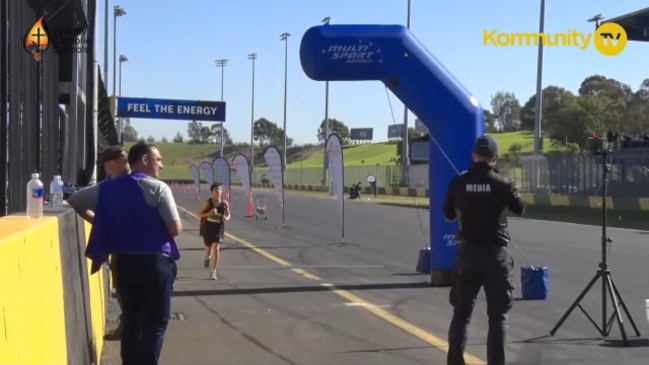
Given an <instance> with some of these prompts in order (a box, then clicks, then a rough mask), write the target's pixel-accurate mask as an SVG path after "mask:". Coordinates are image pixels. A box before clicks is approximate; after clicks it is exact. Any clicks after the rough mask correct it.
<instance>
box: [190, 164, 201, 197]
mask: <svg viewBox="0 0 649 365" xmlns="http://www.w3.org/2000/svg"><path fill="white" fill-rule="evenodd" d="M189 172H190V173H191V174H192V178H193V179H194V186H195V188H196V196H197V197H199V196H200V191H201V172H200V170H199V169H198V166H196V165H194V164H191V165H189Z"/></svg>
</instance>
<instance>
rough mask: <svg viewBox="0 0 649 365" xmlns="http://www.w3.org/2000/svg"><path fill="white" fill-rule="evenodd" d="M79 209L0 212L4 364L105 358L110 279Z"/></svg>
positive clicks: (96, 361) (0, 334) (0, 339)
mask: <svg viewBox="0 0 649 365" xmlns="http://www.w3.org/2000/svg"><path fill="white" fill-rule="evenodd" d="M88 233H89V225H88V224H87V223H85V222H84V221H83V220H82V219H81V218H79V217H78V216H77V215H76V214H75V213H74V211H73V210H72V209H70V208H66V209H63V210H62V211H61V213H58V214H47V215H46V216H45V217H43V218H41V219H38V220H34V219H27V218H26V217H24V215H23V214H21V215H10V216H7V217H3V218H0V278H2V289H1V290H0V364H43V365H44V364H69V365H72V364H92V363H94V364H99V359H100V358H101V351H102V348H103V334H104V329H105V323H106V315H105V313H106V306H107V294H108V291H107V289H108V284H107V279H108V277H107V275H106V274H105V273H104V271H103V270H100V272H99V273H97V274H95V275H92V276H90V275H89V265H87V260H86V258H85V256H84V251H85V247H86V242H87V236H88Z"/></svg>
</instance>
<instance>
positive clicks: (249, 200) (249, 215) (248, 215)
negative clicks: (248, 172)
mask: <svg viewBox="0 0 649 365" xmlns="http://www.w3.org/2000/svg"><path fill="white" fill-rule="evenodd" d="M252 217H253V214H252V189H249V190H248V213H247V214H246V218H252Z"/></svg>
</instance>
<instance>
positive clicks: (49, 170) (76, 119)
mask: <svg viewBox="0 0 649 365" xmlns="http://www.w3.org/2000/svg"><path fill="white" fill-rule="evenodd" d="M47 3H49V5H47V4H45V3H43V2H27V1H23V0H16V1H13V0H12V1H2V5H0V24H1V27H0V39H2V44H0V146H2V148H0V161H3V162H6V163H0V184H1V185H2V186H3V187H4V188H3V189H0V201H1V202H2V204H0V216H4V215H7V214H11V213H15V212H19V211H24V210H25V207H26V199H25V197H26V184H27V182H28V181H29V180H30V178H31V173H33V172H39V173H40V174H41V180H42V181H43V183H44V184H45V185H46V189H47V185H48V184H49V182H50V181H51V180H52V178H53V175H55V174H60V175H61V176H62V178H63V180H64V181H65V182H70V183H75V182H78V180H79V175H80V174H79V172H80V171H84V169H85V170H87V169H88V165H89V164H94V163H95V158H94V154H95V152H94V147H92V148H89V147H90V146H89V142H88V140H89V139H88V136H89V135H92V128H93V127H92V123H91V120H90V118H88V117H86V116H87V115H88V114H89V113H87V110H88V106H87V103H86V100H89V98H91V97H92V93H87V92H85V90H86V89H87V87H86V86H87V85H88V83H87V82H86V80H87V77H86V75H87V73H88V72H87V70H88V68H87V67H84V65H86V64H87V62H88V59H87V55H86V54H75V55H66V54H58V53H56V52H53V51H51V50H49V51H47V52H46V53H45V54H44V56H43V58H42V59H41V61H40V62H37V61H36V60H35V59H34V57H33V56H32V55H31V54H30V53H28V52H26V51H25V49H24V46H23V42H24V37H25V34H26V32H27V31H29V30H30V29H31V27H32V26H33V25H34V23H35V21H36V19H37V14H42V13H43V11H44V10H54V11H56V12H53V11H50V12H53V13H54V14H57V15H56V16H54V18H53V19H52V22H53V23H52V25H54V26H61V25H63V26H64V25H65V24H66V22H67V24H69V25H68V26H72V25H70V24H74V25H77V24H78V22H76V20H74V21H73V20H70V19H69V18H66V17H68V16H69V15H68V14H71V13H72V10H76V9H79V8H84V7H85V5H84V4H82V3H81V0H74V1H68V2H65V3H64V5H61V4H55V3H58V2H47ZM30 4H31V5H34V4H37V5H34V6H38V5H40V4H42V5H43V6H45V5H47V6H56V9H34V8H32V7H31V6H30ZM53 4H54V5H53ZM62 6H63V8H62ZM88 10H90V9H88ZM50 12H48V13H50ZM77 26H78V25H77ZM66 57H67V58H66ZM66 78H70V79H69V80H66ZM77 86H78V87H77ZM62 90H65V91H62ZM79 91H81V92H79ZM63 94H65V95H66V97H63ZM85 95H87V97H85ZM63 99H65V100H63ZM61 104H64V105H61ZM93 143H94V142H93Z"/></svg>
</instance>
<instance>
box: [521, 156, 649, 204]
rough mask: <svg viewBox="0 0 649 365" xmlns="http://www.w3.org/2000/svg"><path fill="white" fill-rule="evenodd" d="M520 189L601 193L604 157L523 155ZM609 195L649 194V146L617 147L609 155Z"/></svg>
mask: <svg viewBox="0 0 649 365" xmlns="http://www.w3.org/2000/svg"><path fill="white" fill-rule="evenodd" d="M520 161H521V179H520V189H521V190H522V191H524V192H530V193H537V194H561V195H590V196H592V195H599V194H600V193H601V190H600V189H601V187H602V183H603V182H604V180H603V178H604V175H603V174H604V156H603V155H598V154H584V153H582V154H571V153H553V154H544V155H540V156H521V157H520ZM606 164H607V165H608V166H609V171H610V174H609V176H608V182H609V186H608V194H609V195H610V196H613V197H649V184H648V183H649V149H626V150H617V151H615V152H612V153H610V154H609V155H608V156H606Z"/></svg>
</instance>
